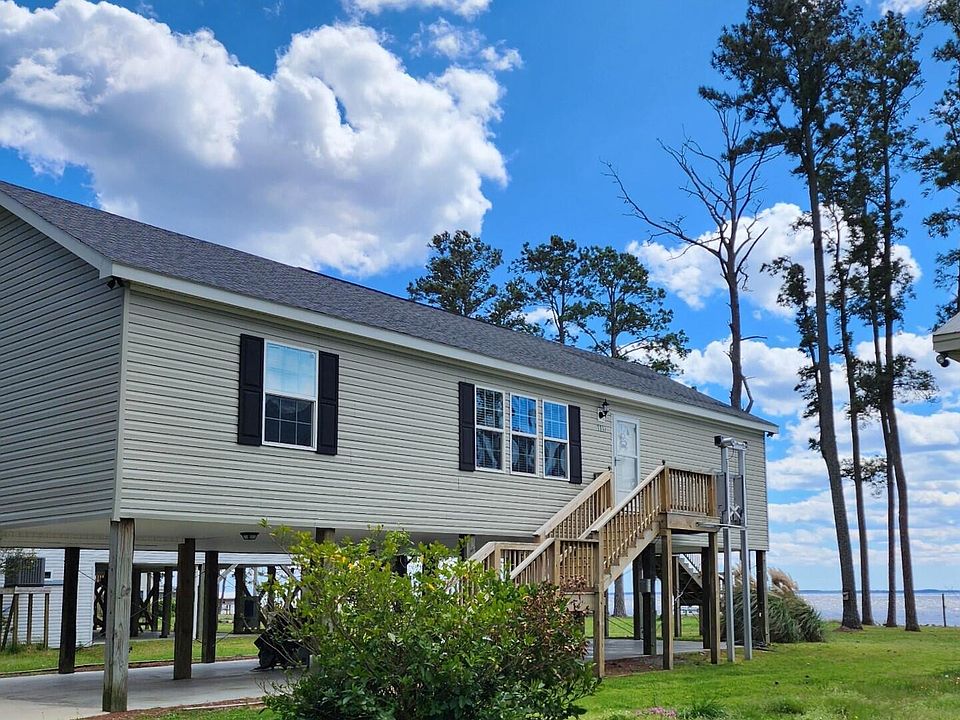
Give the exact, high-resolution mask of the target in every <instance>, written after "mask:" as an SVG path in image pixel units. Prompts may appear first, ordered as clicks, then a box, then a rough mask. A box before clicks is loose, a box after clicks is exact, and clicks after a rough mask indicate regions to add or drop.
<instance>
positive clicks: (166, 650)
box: [0, 635, 257, 674]
mask: <svg viewBox="0 0 960 720" xmlns="http://www.w3.org/2000/svg"><path fill="white" fill-rule="evenodd" d="M255 637H256V636H255V635H231V636H229V637H221V639H220V640H218V641H217V657H218V658H219V659H221V660H226V659H228V658H234V657H245V656H251V655H256V654H257V649H256V648H255V647H254V645H253V640H254V638H255ZM130 648H131V649H130V662H155V661H161V660H173V638H172V637H171V638H167V639H165V640H132V641H131V642H130ZM57 658H58V651H57V650H44V649H42V648H40V647H38V646H36V645H34V646H30V647H27V646H25V645H20V646H18V647H17V649H16V650H10V649H7V650H4V651H2V652H0V674H3V673H17V672H27V671H30V670H52V669H56V667H57ZM193 658H194V660H199V659H200V643H198V642H195V643H194V644H193ZM102 663H103V645H93V646H91V647H85V648H78V649H77V666H81V665H100V664H102Z"/></svg>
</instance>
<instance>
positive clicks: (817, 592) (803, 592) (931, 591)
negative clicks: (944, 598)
mask: <svg viewBox="0 0 960 720" xmlns="http://www.w3.org/2000/svg"><path fill="white" fill-rule="evenodd" d="M841 592H843V591H842V590H801V591H800V594H801V595H837V594H839V593H841ZM887 592H888V591H887V590H871V591H870V594H871V595H886V594H887ZM914 593H915V594H917V595H960V590H935V589H930V588H924V589H923V590H914ZM897 595H903V590H897Z"/></svg>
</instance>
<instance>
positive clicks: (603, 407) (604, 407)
mask: <svg viewBox="0 0 960 720" xmlns="http://www.w3.org/2000/svg"><path fill="white" fill-rule="evenodd" d="M609 414H610V403H608V402H607V401H606V400H604V401H603V402H602V403H600V407H598V408H597V419H598V420H603V419H604V418H605V417H606V416H607V415H609Z"/></svg>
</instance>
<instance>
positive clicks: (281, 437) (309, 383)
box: [263, 342, 317, 448]
mask: <svg viewBox="0 0 960 720" xmlns="http://www.w3.org/2000/svg"><path fill="white" fill-rule="evenodd" d="M265 354H266V357H265V359H264V382H263V384H264V403H263V441H264V442H266V443H277V444H279V445H293V446H297V447H305V448H312V447H313V442H314V423H315V420H314V417H315V415H316V402H317V353H316V352H315V351H313V350H303V349H300V348H295V347H289V346H287V345H281V344H279V343H273V342H268V343H266V347H265Z"/></svg>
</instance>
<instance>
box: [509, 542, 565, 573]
mask: <svg viewBox="0 0 960 720" xmlns="http://www.w3.org/2000/svg"><path fill="white" fill-rule="evenodd" d="M555 542H556V538H549V539H547V540H544V541H543V542H542V543H540V545H538V546H537V549H536V550H534V551H533V552H532V553H530V554H529V555H527V557H526V559H525V560H524V561H523V562H521V563H520V564H519V565H517V566H516V567H515V568H513V570H512V571H511V572H510V579H511V580H515V579H516V578H517V577H518V576H519V575H520V574H521V573H523V572H524V571H525V570H526V569H527V568H528V567H530V566H531V565H533V563H535V562H537V560H538V559H539V558H543V557H546V555H545V553H546V552H547V550H549V549H551V548H552V547H553V544H554V543H555Z"/></svg>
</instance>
